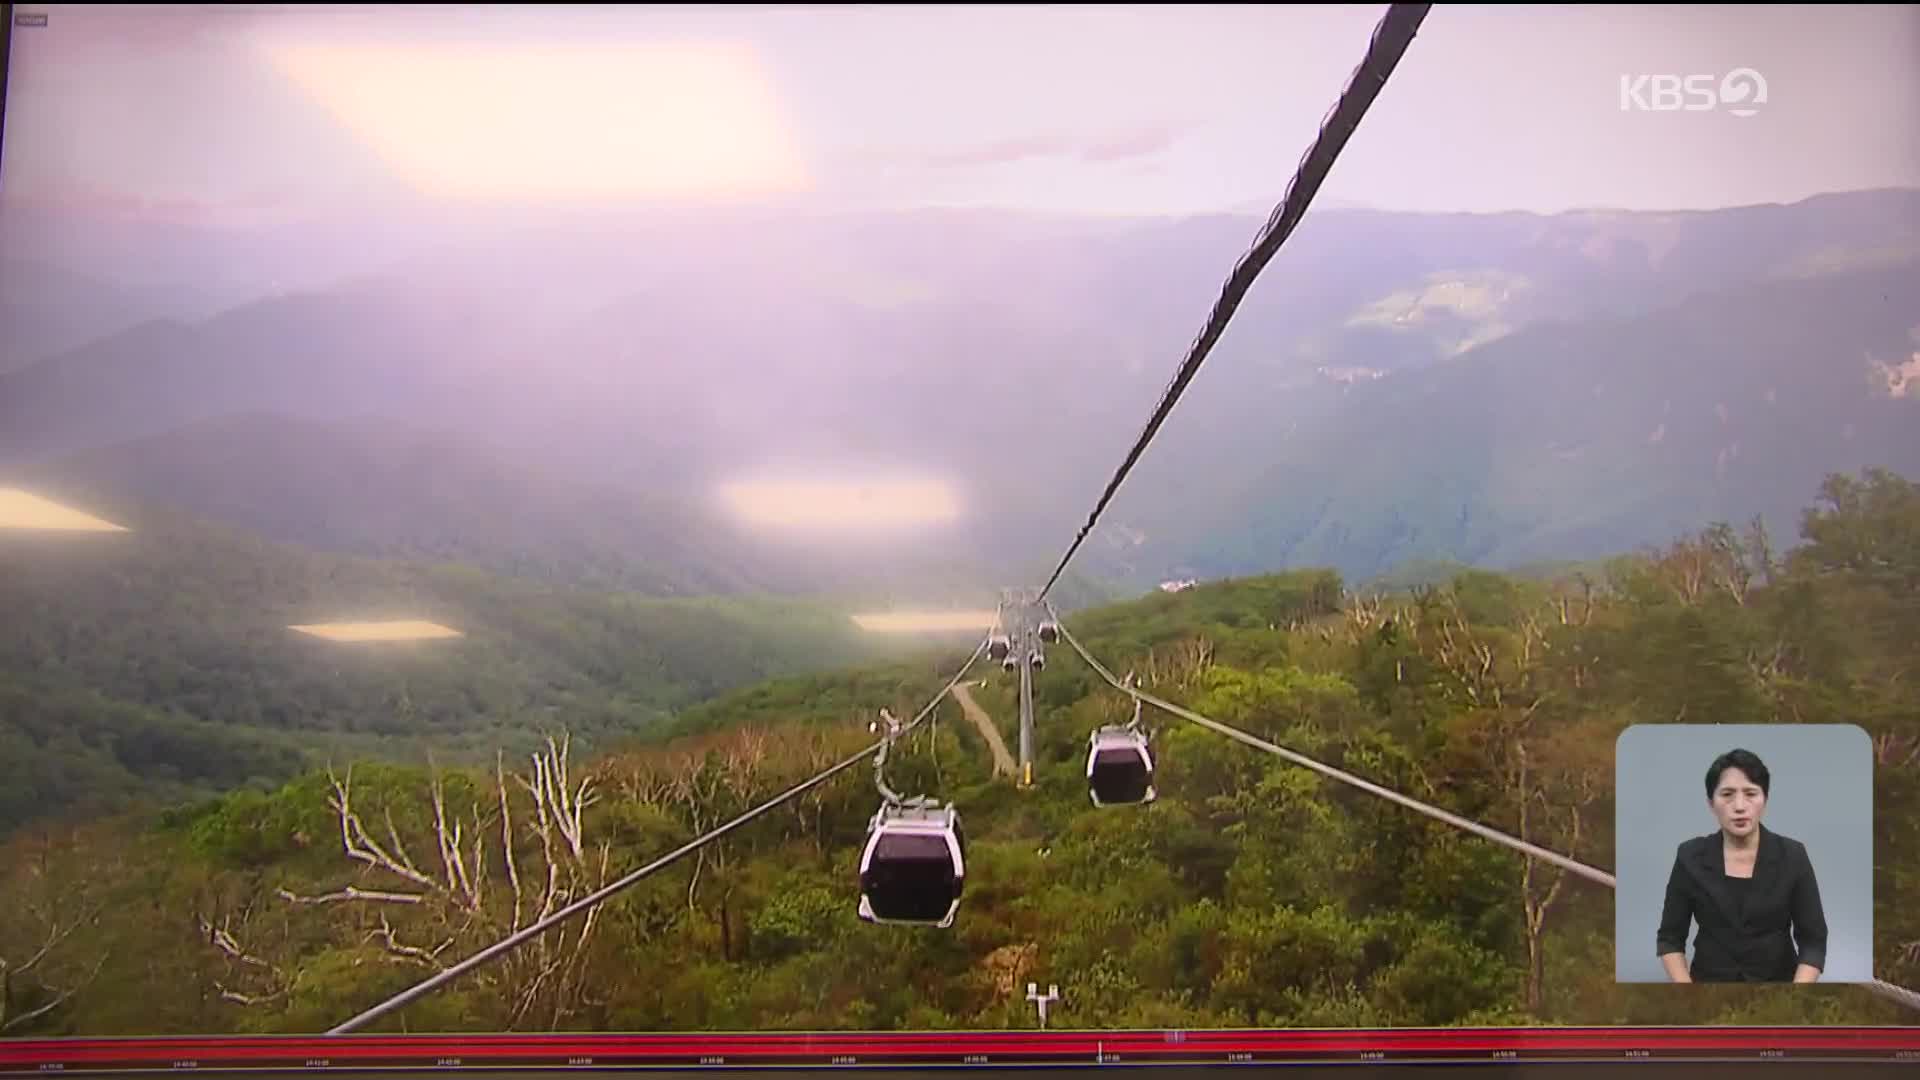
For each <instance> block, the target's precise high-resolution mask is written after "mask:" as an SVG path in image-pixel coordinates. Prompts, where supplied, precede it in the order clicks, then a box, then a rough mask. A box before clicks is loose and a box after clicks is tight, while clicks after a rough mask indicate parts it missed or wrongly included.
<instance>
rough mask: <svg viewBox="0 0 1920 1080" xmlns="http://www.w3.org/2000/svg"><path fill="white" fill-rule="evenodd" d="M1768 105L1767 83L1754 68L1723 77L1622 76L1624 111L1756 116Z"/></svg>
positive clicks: (1739, 69) (1621, 90)
mask: <svg viewBox="0 0 1920 1080" xmlns="http://www.w3.org/2000/svg"><path fill="white" fill-rule="evenodd" d="M1766 103H1767V80H1766V79H1765V78H1764V77H1763V76H1762V75H1761V74H1760V73H1759V72H1757V71H1755V70H1753V69H1752V68H1734V69H1733V70H1732V71H1729V72H1727V73H1726V75H1724V76H1720V75H1622V76H1620V111H1621V112H1634V111H1639V112H1679V111H1682V110H1685V111H1686V112H1707V111H1709V110H1712V109H1724V110H1725V111H1727V112H1730V113H1732V114H1733V115H1735V116H1753V115H1755V114H1756V113H1758V112H1759V111H1760V106H1762V105H1765V104H1766Z"/></svg>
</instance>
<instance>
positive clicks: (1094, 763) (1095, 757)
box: [1087, 727, 1158, 806]
mask: <svg viewBox="0 0 1920 1080" xmlns="http://www.w3.org/2000/svg"><path fill="white" fill-rule="evenodd" d="M1087 744H1088V745H1087V791H1088V793H1089V794H1090V795H1092V797H1093V805H1095V806H1127V805H1131V804H1135V803H1150V802H1152V801H1153V800H1154V799H1155V798H1157V797H1158V794H1157V793H1156V792H1155V791H1154V790H1153V755H1152V753H1150V752H1149V751H1148V749H1147V737H1146V736H1145V735H1142V734H1140V733H1139V732H1137V731H1130V730H1128V729H1126V728H1123V727H1105V728H1100V729H1099V730H1097V731H1095V732H1094V733H1093V737H1092V738H1090V739H1088V740H1087Z"/></svg>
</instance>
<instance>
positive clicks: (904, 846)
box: [860, 805, 966, 928]
mask: <svg viewBox="0 0 1920 1080" xmlns="http://www.w3.org/2000/svg"><path fill="white" fill-rule="evenodd" d="M964 846H965V835H964V834H963V833H962V832H961V831H960V815H959V814H958V813H956V812H955V811H954V808H953V807H952V806H931V805H929V806H911V805H910V806H889V805H883V806H881V807H880V811H879V812H878V813H876V814H874V816H873V822H872V824H871V826H870V829H869V832H868V834H867V847H866V850H865V851H863V852H861V854H860V917H861V918H862V919H865V920H866V921H868V922H872V923H886V924H893V925H905V926H937V927H943V928H944V927H948V926H952V925H953V917H954V915H955V914H957V913H958V912H959V910H960V890H961V886H962V884H963V883H964V882H965V880H966V860H965V856H964V855H963V854H962V851H963V848H964Z"/></svg>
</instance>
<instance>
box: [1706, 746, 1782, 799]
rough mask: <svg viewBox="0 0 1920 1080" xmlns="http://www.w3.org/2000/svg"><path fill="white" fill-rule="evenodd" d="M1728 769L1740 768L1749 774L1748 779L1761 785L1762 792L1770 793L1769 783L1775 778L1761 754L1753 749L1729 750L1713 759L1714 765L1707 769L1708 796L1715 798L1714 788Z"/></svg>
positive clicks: (1763, 793) (1764, 793)
mask: <svg viewBox="0 0 1920 1080" xmlns="http://www.w3.org/2000/svg"><path fill="white" fill-rule="evenodd" d="M1728 769H1739V770H1740V771H1741V772H1743V773H1746V774H1747V779H1749V780H1752V781H1753V782H1754V783H1756V784H1759V785H1760V794H1762V795H1767V794H1770V792H1768V790H1767V785H1768V783H1769V782H1770V781H1771V780H1772V779H1773V777H1772V775H1771V774H1770V773H1768V772H1767V766H1766V764H1765V763H1763V762H1762V761H1761V760H1760V756H1759V755H1758V754H1755V753H1754V752H1753V751H1751V750H1729V751H1727V752H1726V753H1724V754H1721V755H1720V756H1719V757H1717V758H1714V759H1713V765H1712V767H1710V768H1708V769H1707V798H1709V799H1711V798H1713V789H1714V788H1715V787H1717V786H1719V783H1720V774H1721V773H1724V772H1726V771H1727V770H1728Z"/></svg>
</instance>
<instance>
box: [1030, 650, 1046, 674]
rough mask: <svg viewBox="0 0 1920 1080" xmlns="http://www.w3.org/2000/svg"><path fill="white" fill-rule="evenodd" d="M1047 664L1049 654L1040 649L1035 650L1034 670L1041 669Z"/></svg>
mask: <svg viewBox="0 0 1920 1080" xmlns="http://www.w3.org/2000/svg"><path fill="white" fill-rule="evenodd" d="M1046 666H1047V654H1046V653H1043V652H1041V651H1040V650H1039V649H1035V650H1033V670H1035V671H1039V670H1040V669H1041V668H1044V667H1046Z"/></svg>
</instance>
